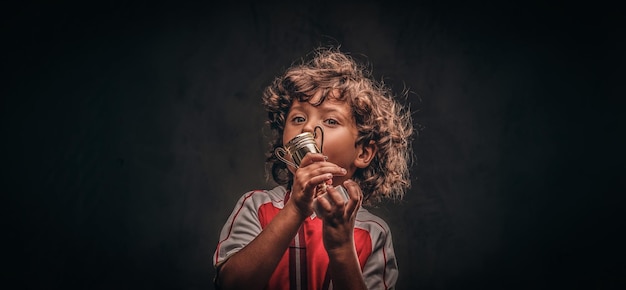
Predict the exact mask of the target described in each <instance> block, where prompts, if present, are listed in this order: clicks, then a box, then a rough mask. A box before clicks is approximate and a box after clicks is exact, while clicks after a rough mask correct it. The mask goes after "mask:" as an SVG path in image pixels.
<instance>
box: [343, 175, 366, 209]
mask: <svg viewBox="0 0 626 290" xmlns="http://www.w3.org/2000/svg"><path fill="white" fill-rule="evenodd" d="M343 186H344V187H345V188H346V191H348V196H349V197H350V200H348V202H347V203H346V209H345V210H346V213H348V214H350V215H351V214H352V213H353V212H355V211H356V210H357V209H358V208H359V207H360V206H361V199H362V198H363V193H362V192H361V188H360V187H359V185H358V184H357V183H356V182H354V181H352V180H350V179H348V180H346V181H344V182H343Z"/></svg>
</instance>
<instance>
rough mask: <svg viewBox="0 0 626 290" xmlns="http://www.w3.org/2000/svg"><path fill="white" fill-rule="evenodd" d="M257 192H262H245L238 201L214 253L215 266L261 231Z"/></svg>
mask: <svg viewBox="0 0 626 290" xmlns="http://www.w3.org/2000/svg"><path fill="white" fill-rule="evenodd" d="M255 194H260V192H258V191H251V192H248V193H246V194H244V195H243V196H242V197H241V198H240V199H239V200H238V201H237V204H236V205H235V208H234V209H233V212H232V213H231V214H230V216H229V217H228V220H226V223H225V224H224V226H223V227H222V231H221V233H220V239H219V242H218V244H217V249H216V250H215V254H214V255H213V266H215V267H216V268H217V267H219V266H220V265H221V264H222V263H223V262H224V261H226V260H227V259H228V258H229V257H230V256H231V255H233V254H234V253H237V252H238V251H239V250H241V249H242V248H243V247H245V246H246V245H247V244H248V243H250V242H251V241H252V240H253V239H254V238H255V237H256V236H257V235H258V234H259V233H260V232H261V230H262V228H261V224H260V222H259V219H258V213H257V212H258V209H257V207H256V203H255V202H253V198H252V197H253V196H254V195H255Z"/></svg>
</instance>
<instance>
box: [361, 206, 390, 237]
mask: <svg viewBox="0 0 626 290" xmlns="http://www.w3.org/2000/svg"><path fill="white" fill-rule="evenodd" d="M354 226H355V227H356V228H360V229H363V230H366V231H368V232H370V234H371V233H380V234H384V235H388V234H390V232H391V230H390V228H389V225H388V224H387V222H385V220H383V219H382V218H381V217H379V216H377V215H375V214H373V213H371V212H370V211H368V210H367V209H365V208H363V207H361V208H360V209H359V212H358V213H357V216H356V222H355V225H354Z"/></svg>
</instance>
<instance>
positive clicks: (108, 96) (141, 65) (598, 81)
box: [1, 1, 626, 289]
mask: <svg viewBox="0 0 626 290" xmlns="http://www.w3.org/2000/svg"><path fill="white" fill-rule="evenodd" d="M55 2H57V3H54V4H43V3H36V2H22V4H13V5H12V6H8V5H6V4H3V6H4V7H3V9H2V12H1V14H2V35H3V37H2V43H3V44H2V47H3V48H2V50H3V53H2V67H3V71H4V75H5V77H4V78H3V85H2V107H1V110H2V111H1V112H2V142H1V143H2V147H1V149H2V152H3V155H4V156H3V158H2V160H3V161H2V165H3V166H2V167H3V171H2V191H3V193H2V197H3V206H4V207H5V210H3V218H2V221H3V231H2V232H3V234H2V237H3V240H4V241H5V246H3V252H4V254H3V255H2V257H3V258H2V260H3V271H2V275H3V282H5V283H7V284H9V283H18V284H17V285H20V287H19V288H22V289H23V288H38V289H43V288H46V289H130V288H133V289H212V284H211V279H212V277H213V274H214V270H213V268H212V265H211V258H212V254H213V251H214V249H215V246H216V244H217V240H218V234H219V230H220V228H221V226H222V224H223V223H224V222H225V220H226V218H227V216H228V214H229V213H230V211H231V209H232V208H233V206H234V203H235V201H236V199H237V198H238V197H239V196H240V195H241V194H243V193H244V192H245V191H247V190H250V189H256V188H265V187H268V186H269V185H268V183H267V182H266V179H265V171H264V164H263V160H264V156H263V154H264V150H265V148H266V147H265V145H266V140H265V139H264V134H266V133H267V130H264V129H263V128H264V127H263V121H264V116H265V114H264V112H263V109H262V107H261V105H260V92H261V90H262V89H263V87H264V86H266V85H267V84H268V83H269V82H270V81H271V80H272V78H273V77H274V76H275V75H277V74H278V73H280V72H281V71H282V70H283V69H284V68H286V67H287V66H288V65H289V64H291V63H292V62H293V61H295V60H297V59H298V58H300V57H302V56H304V55H306V54H307V53H309V52H310V51H311V50H312V49H313V48H315V47H316V46H318V45H320V44H335V45H337V44H340V45H341V47H342V49H343V50H344V51H346V52H350V53H352V54H353V55H354V56H355V57H358V58H360V59H364V58H366V59H367V60H369V61H370V62H371V63H372V67H373V71H374V75H375V76H376V78H378V79H384V80H385V82H386V83H387V84H388V85H390V86H391V87H392V88H393V89H394V90H395V91H396V92H397V93H400V92H402V90H404V89H409V90H410V92H411V93H410V94H409V97H408V98H407V99H406V102H407V103H409V104H410V106H411V108H412V109H413V112H414V118H415V121H416V123H418V124H419V125H420V127H421V128H422V130H421V131H420V134H419V137H418V138H417V139H416V140H415V142H414V147H415V150H416V152H415V153H416V158H417V162H416V164H415V166H414V167H413V170H412V176H413V188H412V190H411V191H410V192H409V193H408V194H407V195H406V198H405V199H404V201H402V202H401V203H397V204H393V203H392V204H385V205H382V206H381V207H379V208H377V209H375V212H376V213H378V214H379V215H381V216H382V217H383V218H385V219H386V220H387V221H388V223H389V224H390V226H391V229H392V232H393V234H394V242H395V248H396V253H397V255H398V259H399V266H400V270H401V276H400V279H399V281H398V288H399V289H566V288H569V289H574V288H575V289H618V288H621V289H624V286H625V285H626V278H625V277H626V262H625V260H624V257H625V255H624V254H625V250H624V247H623V244H624V242H625V241H624V239H623V238H621V235H620V234H623V232H624V230H625V223H624V220H625V218H624V215H623V214H622V211H623V210H622V208H623V207H624V206H623V201H624V198H623V197H622V196H623V194H624V193H625V192H626V190H625V187H626V186H625V181H624V177H623V175H624V173H625V170H624V169H625V165H624V161H625V160H624V159H625V158H624V151H623V148H625V146H624V145H625V144H624V143H625V142H624V132H625V131H624V126H623V125H624V121H622V119H623V117H624V114H623V110H624V109H623V106H622V104H623V103H624V102H623V101H622V100H621V99H622V98H623V95H624V92H623V89H624V84H623V76H624V74H623V71H624V51H625V46H624V33H623V31H622V30H621V28H620V24H622V23H619V22H622V21H621V18H622V17H623V15H622V13H621V12H619V10H618V9H616V7H613V6H610V5H607V4H604V3H602V2H598V1H594V2H590V3H587V4H585V5H582V4H580V5H574V4H570V3H569V2H565V1H563V2H562V3H557V2H544V1H542V2H540V3H539V1H538V3H533V2H528V1H517V2H518V3H509V2H507V1H503V3H500V2H496V1H491V2H475V1H467V3H457V2H453V1H428V2H419V3H417V4H415V3H414V4H408V3H404V2H397V3H396V2H382V1H380V2H372V1H369V2H368V1H364V2H357V1H354V2H335V1H312V2H310V3H308V4H302V3H301V4H294V3H295V2H296V1H293V2H292V3H291V4H286V3H279V2H271V3H269V4H247V3H246V4H236V3H235V2H236V1H230V2H229V3H226V4H221V5H220V6H215V5H216V4H210V3H184V2H171V3H168V2H162V1H156V2H153V1H141V2H142V3H133V4H130V3H125V2H119V3H115V2H110V3H106V2H102V3H94V2H90V1H87V2H86V3H82V2H68V1H61V2H58V1H55ZM505 3H506V4H505ZM7 242H8V243H7Z"/></svg>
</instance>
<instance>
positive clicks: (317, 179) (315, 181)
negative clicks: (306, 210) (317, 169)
mask: <svg viewBox="0 0 626 290" xmlns="http://www.w3.org/2000/svg"><path fill="white" fill-rule="evenodd" d="M329 179H330V180H332V179H333V175H332V173H325V174H321V175H316V176H314V177H312V178H311V179H309V182H307V183H306V185H305V189H306V191H307V192H309V191H311V190H313V189H315V187H317V186H318V185H320V184H322V183H325V182H326V181H327V180H329ZM313 192H314V191H313Z"/></svg>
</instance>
